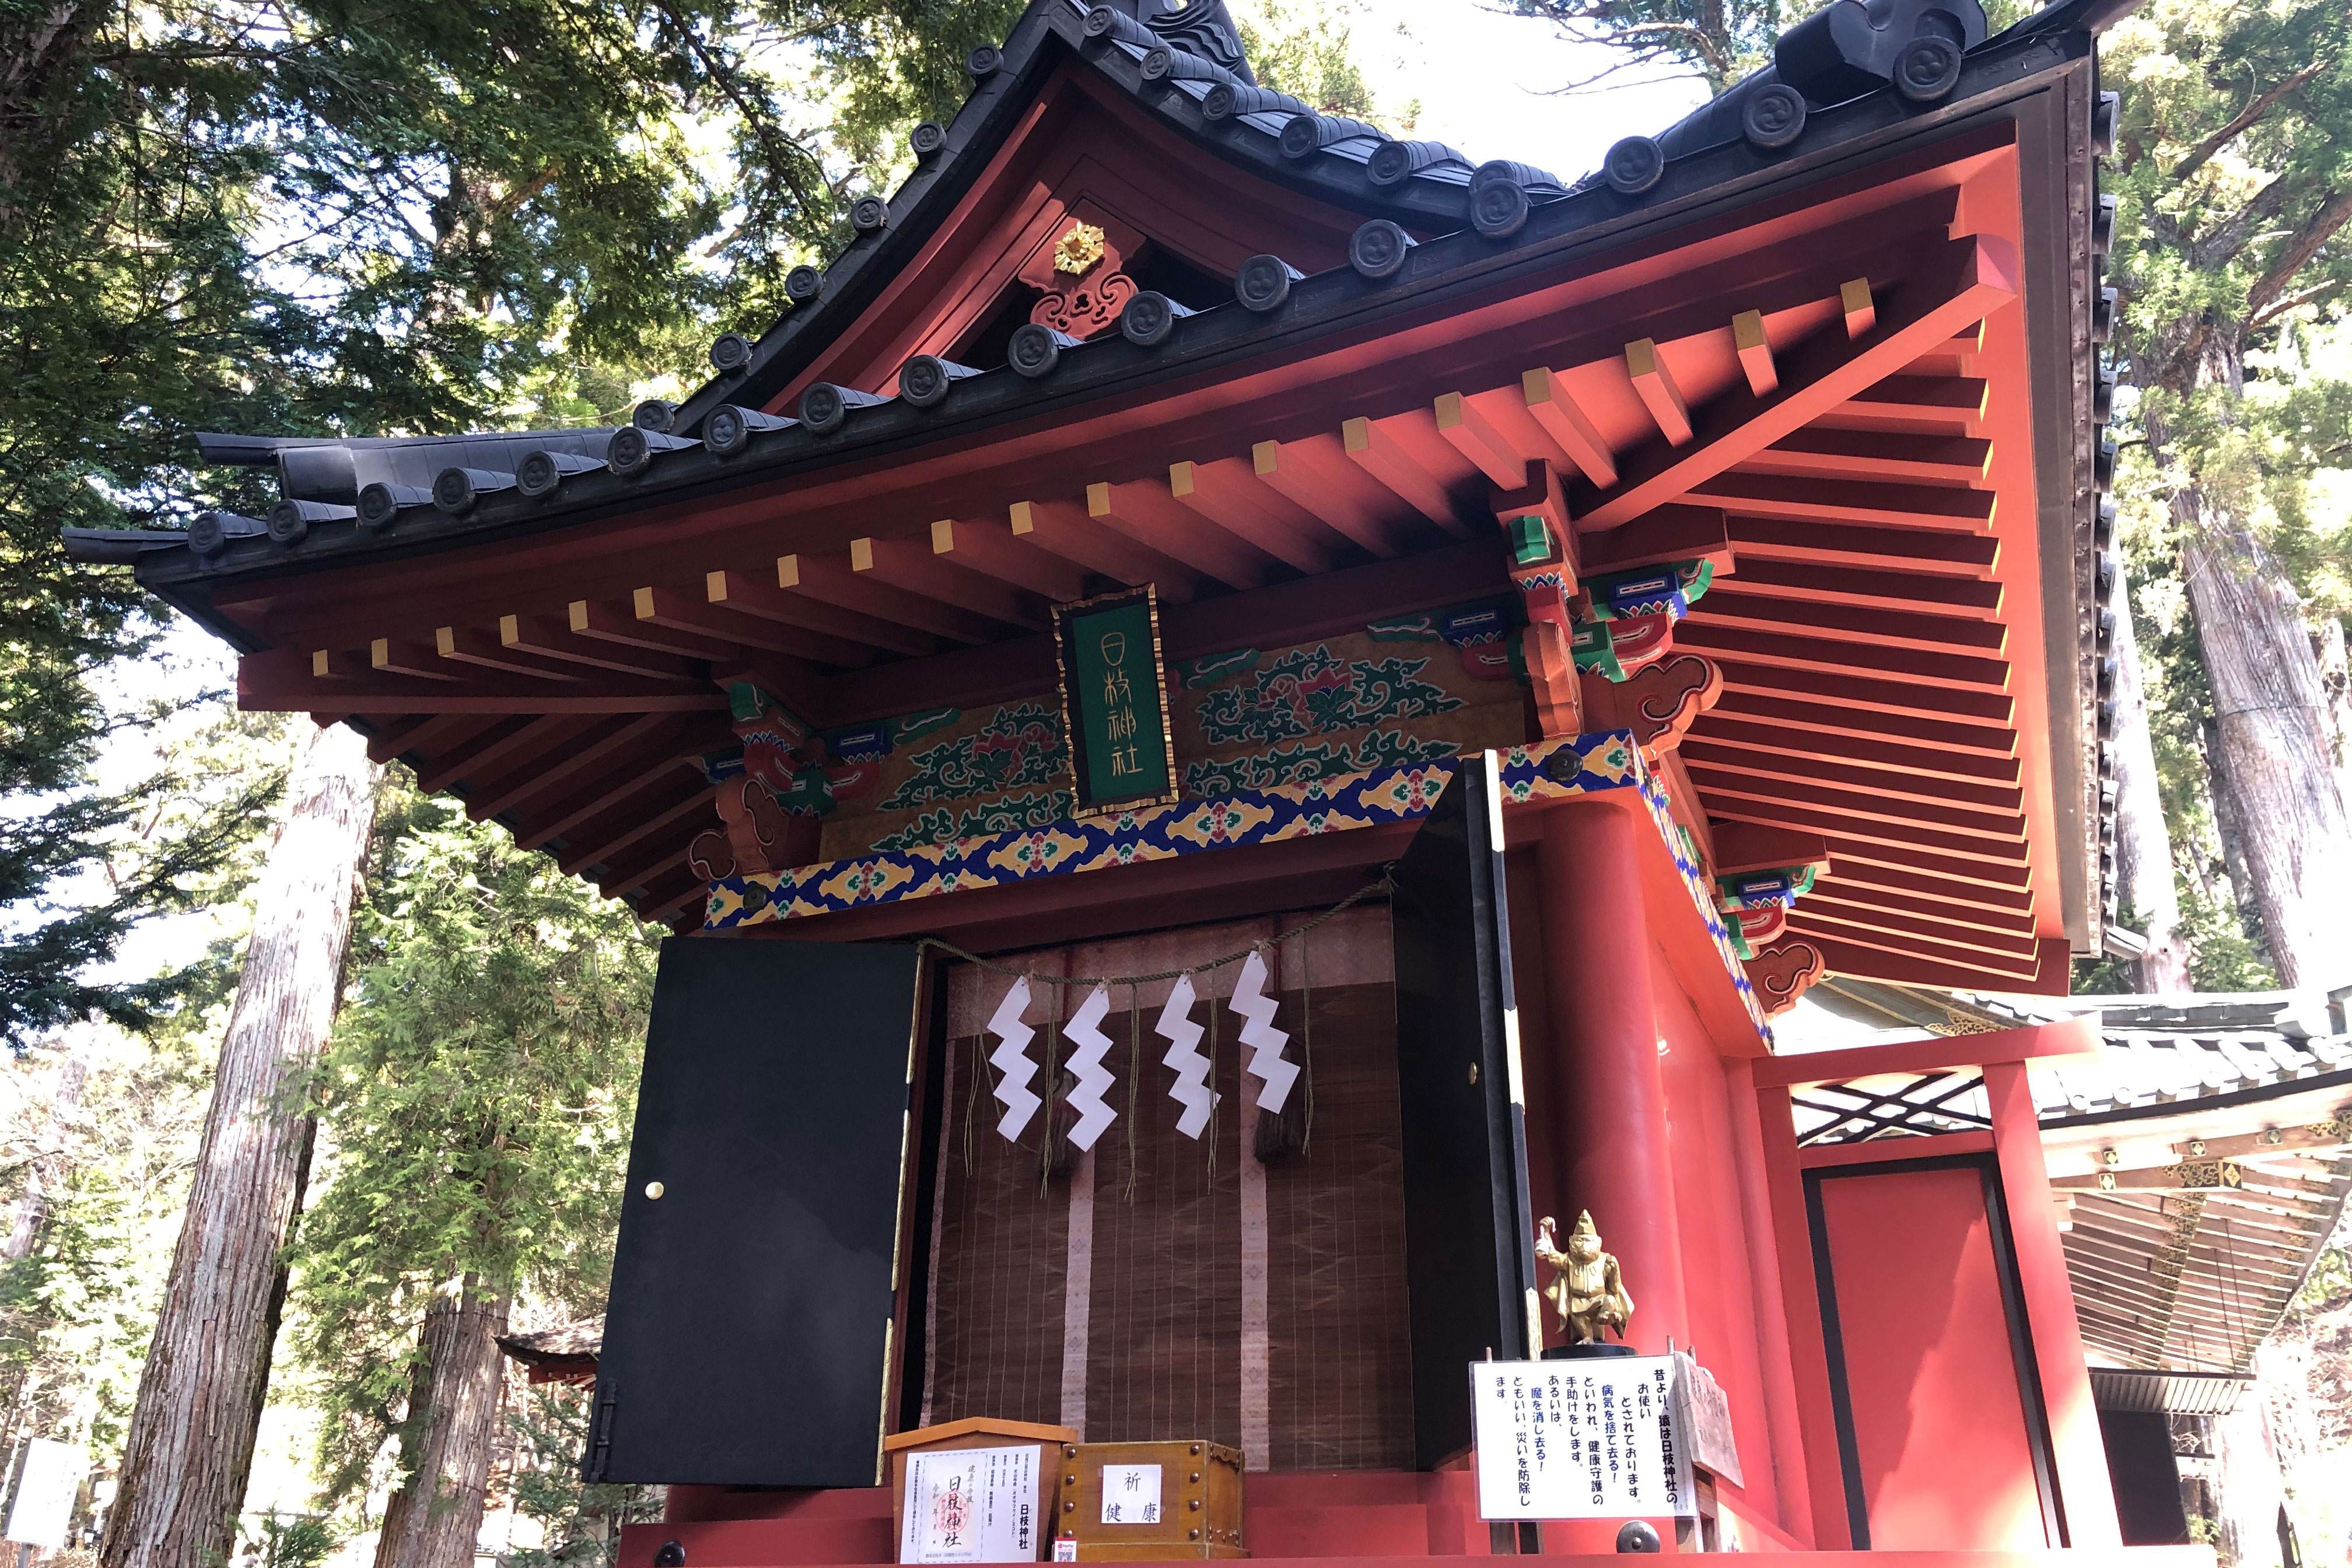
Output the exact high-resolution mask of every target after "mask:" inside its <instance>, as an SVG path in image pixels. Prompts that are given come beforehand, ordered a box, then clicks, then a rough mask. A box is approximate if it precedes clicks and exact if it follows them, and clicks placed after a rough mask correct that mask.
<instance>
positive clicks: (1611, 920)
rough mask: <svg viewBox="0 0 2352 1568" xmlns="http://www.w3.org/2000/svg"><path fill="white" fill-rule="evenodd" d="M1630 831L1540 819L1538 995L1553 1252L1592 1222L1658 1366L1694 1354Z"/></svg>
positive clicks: (1583, 807)
mask: <svg viewBox="0 0 2352 1568" xmlns="http://www.w3.org/2000/svg"><path fill="white" fill-rule="evenodd" d="M1636 826H1637V825H1636V824H1635V822H1634V821H1633V817H1632V816H1629V815H1628V814H1627V813H1626V812H1624V811H1622V810H1621V809H1619V808H1618V807H1617V806H1616V805H1614V803H1604V802H1600V801H1594V802H1590V803H1580V804H1578V805H1569V806H1562V807H1560V808H1559V809H1557V810H1554V811H1550V812H1548V813H1547V814H1546V815H1545V821H1544V827H1543V843H1542V846H1541V847H1540V850H1539V852H1538V864H1539V866H1540V868H1541V869H1542V877H1543V925H1544V956H1545V960H1546V963H1545V966H1544V984H1545V988H1546V992H1547V994H1548V997H1549V1002H1550V1008H1549V1011H1550V1015H1551V1026H1552V1037H1553V1040H1554V1044H1555V1048H1556V1050H1557V1052H1558V1055H1559V1074H1558V1079H1557V1081H1558V1083H1559V1089H1560V1099H1561V1103H1559V1105H1557V1106H1554V1107H1549V1108H1547V1109H1548V1110H1549V1112H1550V1113H1551V1114H1552V1115H1553V1116H1554V1117H1555V1118H1557V1120H1558V1121H1559V1124H1560V1125H1561V1127H1562V1129H1563V1131H1564V1133H1565V1137H1564V1138H1563V1139H1562V1142H1563V1143H1564V1145H1565V1148H1564V1152H1565V1154H1566V1158H1565V1159H1564V1160H1562V1161H1561V1165H1562V1168H1563V1169H1564V1170H1565V1172H1566V1175H1567V1191H1566V1194H1564V1202H1563V1203H1562V1205H1561V1206H1562V1209H1563V1210H1564V1211H1565V1212H1563V1213H1561V1214H1560V1215H1558V1216H1557V1217H1558V1219H1559V1230H1560V1239H1561V1240H1562V1241H1563V1242H1565V1241H1566V1239H1567V1237H1568V1232H1569V1230H1570V1228H1571V1227H1572V1226H1574V1225H1575V1223H1576V1215H1577V1212H1578V1211H1579V1210H1580V1209H1590V1210H1591V1214H1592V1223H1593V1225H1594V1226H1595V1227H1596V1228H1597V1229H1598V1230H1599V1231H1600V1232H1601V1243H1602V1245H1603V1246H1605V1247H1607V1248H1608V1249H1609V1250H1610V1251H1611V1252H1613V1253H1615V1254H1616V1255H1617V1260H1618V1262H1619V1264H1620V1265H1621V1266H1622V1268H1623V1269H1624V1277H1625V1285H1626V1289H1627V1291H1628V1292H1629V1293H1630V1294H1631V1295H1632V1296H1633V1322H1632V1324H1631V1325H1630V1328H1629V1331H1628V1335H1627V1337H1628V1341H1629V1342H1631V1343H1633V1344H1634V1345H1636V1346H1638V1347H1639V1348H1640V1349H1641V1350H1642V1352H1643V1353H1644V1354H1650V1355H1659V1354H1664V1352H1665V1349H1666V1341H1667V1339H1668V1338H1669V1337H1670V1336H1671V1337H1672V1338H1673V1339H1674V1340H1675V1342H1676V1343H1681V1344H1686V1343H1688V1342H1689V1340H1690V1324H1689V1315H1688V1313H1687V1312H1686V1310H1685V1296H1684V1292H1683V1264H1682V1247H1681V1241H1680V1237H1678V1236H1677V1234H1676V1231H1675V1185H1674V1166H1673V1162H1672V1158H1671V1155H1670V1153H1669V1151H1668V1148H1667V1142H1666V1100H1665V1089H1664V1085H1663V1083H1662V1082H1661V1079H1660V1073H1659V1068H1658V1029H1657V1020H1656V1017H1655V1016H1654V1013H1653V1011H1652V1004H1651V999H1650V927H1649V921H1648V918H1647V917H1646V915H1645V914H1644V912H1643V902H1642V873H1641V863H1640V860H1639V858H1638V853H1639V846H1638V841H1637V840H1636V839H1635V837H1634V831H1635V828H1636ZM1638 826H1640V827H1641V828H1642V829H1643V831H1648V830H1649V825H1648V824H1647V823H1642V824H1640V825H1638Z"/></svg>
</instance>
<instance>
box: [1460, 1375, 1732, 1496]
mask: <svg viewBox="0 0 2352 1568" xmlns="http://www.w3.org/2000/svg"><path fill="white" fill-rule="evenodd" d="M1674 1383H1675V1367H1674V1358H1673V1357H1670V1356H1595V1357H1593V1358H1591V1359H1590V1360H1584V1361H1487V1362H1474V1363H1471V1367H1470V1393H1471V1407H1472V1410H1473V1412H1474V1413H1475V1421H1476V1432H1477V1441H1478V1513H1479V1517H1481V1518H1483V1519H1489V1520H1506V1519H1507V1520H1520V1519H1528V1520H1534V1519H1643V1518H1648V1519H1663V1518H1668V1517H1675V1518H1684V1519H1689V1518H1694V1517H1696V1514H1697V1512H1698V1507H1697V1497H1696V1493H1695V1492H1694V1490H1693V1489H1692V1487H1691V1470H1690V1455H1689V1453H1688V1451H1687V1448H1686V1446H1685V1443H1684V1441H1683V1437H1682V1433H1681V1430H1680V1425H1681V1417H1680V1415H1679V1413H1678V1412H1677V1410H1676V1407H1675V1405H1676V1401H1675V1386H1674Z"/></svg>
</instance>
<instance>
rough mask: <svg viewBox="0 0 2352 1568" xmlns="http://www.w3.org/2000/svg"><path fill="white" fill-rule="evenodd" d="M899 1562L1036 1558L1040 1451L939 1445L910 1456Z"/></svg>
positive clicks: (1021, 1561) (1029, 1559)
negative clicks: (939, 1446) (942, 1446)
mask: <svg viewBox="0 0 2352 1568" xmlns="http://www.w3.org/2000/svg"><path fill="white" fill-rule="evenodd" d="M898 1561H899V1562H901V1563H1034V1562H1035V1561H1037V1450H1036V1449H1035V1448H1034V1447H1029V1448H939V1449H933V1450H932V1451H931V1452H929V1453H926V1454H909V1455H908V1456H907V1519H906V1528H905V1530H904V1531H903V1532H902V1533H901V1534H900V1536H899V1538H898Z"/></svg>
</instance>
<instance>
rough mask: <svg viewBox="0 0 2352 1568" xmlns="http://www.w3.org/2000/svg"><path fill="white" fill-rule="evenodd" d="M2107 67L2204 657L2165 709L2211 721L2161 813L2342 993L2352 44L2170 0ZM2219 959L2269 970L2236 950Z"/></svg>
mask: <svg viewBox="0 0 2352 1568" xmlns="http://www.w3.org/2000/svg"><path fill="white" fill-rule="evenodd" d="M2102 71H2103V74H2104V75H2105V79H2107V80H2108V81H2110V82H2112V83H2114V84H2116V85H2117V86H2118V87H2120V89H2122V91H2123V94H2124V105H2123V113H2122V116H2121V130H2120V133H2119V138H2118V144H2117V147H2116V157H2115V159H2114V166H2115V184H2116V194H2117V196H2118V198H2119V207H2120V216H2119V222H2118V225H2117V229H2116V245H2115V254H2114V256H2113V258H2112V262H2113V268H2114V273H2115V280H2116V285H2117V286H2118V288H2119V289H2120V290H2121V293H2122V299H2123V303H2124V311H2123V319H2122V326H2121V331H2120V333H2119V347H2120V349H2121V351H2122V359H2123V362H2124V369H2125V372H2126V375H2125V379H2126V380H2127V381H2128V382H2130V383H2131V384H2133V385H2134V386H2136V387H2137V389H2138V392H2139V396H2138V399H2137V409H2136V411H2135V423H2136V424H2137V438H2138V439H2140V440H2142V441H2144V442H2145V456H2146V458H2147V460H2148V463H2149V465H2150V469H2149V473H2150V482H2151V484H2152V488H2153V489H2154V491H2155V493H2156V495H2157V497H2158V500H2160V502H2161V506H2160V510H2158V512H2157V514H2156V516H2155V519H2154V529H2153V532H2154V538H2153V540H2152V541H2151V545H2152V548H2151V549H2150V550H2149V551H2148V552H2147V555H2149V556H2152V557H2153V559H2154V562H2155V565H2156V574H2157V576H2158V578H2159V579H2170V580H2172V581H2176V582H2177V583H2178V584H2179V590H2178V603H2179V605H2180V607H2181V610H2182V614H2181V616H2180V617H2179V621H2178V623H2177V626H2176V628H2175V629H2174V630H2173V631H2172V632H2171V633H2170V634H2169V635H2171V636H2174V637H2183V638H2186V639H2187V646H2186V649H2185V650H2184V651H2187V652H2189V653H2191V654H2192V655H2193V658H2179V657H2176V658H2172V659H2170V660H2169V661H2168V663H2167V665H2166V670H2167V674H2168V677H2169V680H2168V684H2169V685H2171V686H2172V687H2174V688H2175V689H2174V690H2173V691H2172V692H2170V693H2168V696H2167V697H2166V699H2165V701H2164V703H2163V704H2162V705H2161V706H2162V707H2164V708H2166V709H2168V710H2171V722H2172V723H2173V724H2174V725H2175V727H2176V731H2178V730H2179V728H2181V727H2183V726H2186V725H2188V724H2190V723H2193V725H2194V731H2195V735H2196V738H2197V749H2198V750H2199V751H2200V752H2201V753H2202V761H2203V764H2204V774H2205V776H2204V779H2203V780H2202V781H2201V782H2202V784H2204V788H2203V789H2202V790H2201V791H2200V790H2197V789H2194V788H2191V787H2184V785H2185V784H2193V783H2194V782H2196V781H2193V780H2189V781H2184V780H2183V779H2182V777H2181V770H2180V769H2179V767H2178V766H2177V765H2176V767H2175V768H2174V769H2173V770H2171V777H2170V778H2169V779H2168V790H2167V793H2168V795H2171V797H2172V798H2171V799H2169V800H2168V802H2167V805H2168V818H2169V819H2170V820H2172V821H2173V822H2174V823H2175V824H2176V826H2177V827H2178V828H2180V829H2185V831H2186V832H2187V833H2188V834H2189V837H2191V838H2192V839H2194V838H2196V837H2199V836H2200V835H2203V834H2206V833H2208V832H2209V831H2210V837H2211V839H2212V840H2213V841H2214V842H2215V847H2217V848H2218V849H2219V851H2220V858H2221V860H2222V862H2223V864H2224V865H2225V867H2226V868H2227V871H2228V875H2229V882H2230V886H2231V891H2232V892H2233V893H2234V894H2235V896H2236V897H2237V898H2238V899H2239V900H2242V901H2243V902H2244V903H2245V904H2246V905H2248V906H2250V908H2249V909H2248V911H2247V912H2248V913H2249V914H2250V915H2252V916H2253V917H2255V920H2254V925H2255V929H2257V930H2258V931H2259V932H2260V934H2261V937H2262V939H2263V949H2264V951H2265V952H2266V954H2267V957H2268V960H2269V964H2270V967H2271V969H2272V970H2273V972H2274V973H2276V975H2277V977H2278V978H2279V980H2281V981H2282V982H2284V983H2285V984H2312V983H2315V982H2324V981H2326V980H2327V979H2329V978H2330V977H2331V976H2333V975H2336V974H2339V973H2341V966H2342V964H2343V963H2344V954H2343V952H2342V951H2341V930H2340V906H2341V901H2342V889H2343V887H2344V886H2345V885H2346V883H2347V880H2352V814H2347V806H2346V801H2345V796H2344V790H2343V780H2342V774H2341V773H2340V772H2339V770H2338V769H2337V767H2336V754H2337V752H2338V751H2339V749H2340V737H2338V736H2336V735H2335V734H2334V733H2333V730H2334V722H2333V720H2332V718H2331V716H2330V711H2329V702H2328V698H2327V694H2326V689H2325V686H2324V684H2323V682H2322V680H2321V678H2320V672H2319V667H2318V663H2317V657H2316V652H2315V640H2314V634H2315V632H2318V631H2322V630H2324V629H2325V628H2324V626H2321V625H2319V624H2318V623H2319V622H2320V621H2321V620H2323V619H2325V618H2327V617H2334V616H2341V615H2342V614H2343V612H2344V611H2345V609H2346V608H2347V605H2346V604H2345V603H2344V598H2343V595H2342V591H2341V587H2340V584H2342V582H2343V579H2344V563H2345V561H2346V560H2347V540H2346V538H2345V536H2344V534H2343V532H2342V531H2341V526H2340V520H2338V521H2337V525H2336V528H2335V529H2334V530H2333V531H2331V530H2330V529H2329V528H2328V527H2327V526H2326V524H2325V522H2324V521H2323V519H2322V517H2321V516H2320V515H2319V514H2318V513H2316V512H2315V508H2314V483H2315V479H2317V477H2318V476H2319V475H2320V474H2321V473H2322V472H2323V471H2324V470H2326V469H2330V468H2336V469H2341V468H2344V467H2346V466H2347V454H2352V374H2347V372H2352V363H2347V360H2352V356H2347V354H2346V353H2344V352H2343V351H2342V346H2341V334H2340V319H2341V312H2342V310H2343V308H2344V305H2343V290H2344V287H2345V284H2346V283H2347V280H2352V247H2347V243H2346V237H2345V232H2344V231H2345V227H2346V225H2347V223H2352V30H2347V28H2346V26H2345V25H2344V16H2343V11H2342V8H2341V7H2340V6H2339V5H2331V4H2326V3H2311V4H2296V3H2288V4H2279V5H2263V6H2237V5H2214V4H2212V3H2211V0H2154V3H2152V4H2150V5H2147V6H2145V7H2143V8H2142V9H2141V10H2140V11H2139V12H2138V13H2137V14H2136V15H2134V16H2130V17H2128V18H2126V19H2125V20H2124V21H2122V22H2120V23H2118V24H2117V25H2116V27H2115V28H2114V29H2113V30H2112V31H2111V32H2110V33H2109V34H2108V35H2107V37H2106V39H2105V45H2104V51H2103V57H2102ZM2315 345H2316V346H2319V347H2322V348H2324V349H2326V351H2327V352H2325V353H2309V352H2307V351H2308V350H2309V349H2310V348H2311V347H2313V346H2315ZM2331 584H2334V586H2333V587H2331ZM2157 585H2158V584H2151V586H2157ZM2158 657H2159V658H2163V651H2162V650H2161V649H2160V650H2159V655H2158ZM2158 718H2159V721H2161V718H2162V715H2159V716H2158ZM2171 744H2172V750H2173V752H2174V755H2175V758H2176V763H2177V762H2178V761H2179V758H2180V754H2181V753H2182V752H2184V751H2185V750H2186V749H2187V748H2186V745H2185V743H2184V739H2183V738H2181V737H2179V735H2178V734H2176V738H2175V739H2174V741H2173V742H2172V743H2171ZM2162 752H2163V747H2162V746H2161V745H2160V746H2159V759H2158V760H2159V771H2163V755H2162ZM2209 823H2210V829H2209ZM2175 854H2176V860H2178V859H2179V858H2180V851H2179V849H2178V848H2176V851H2175ZM2194 855H2195V850H2194V848H2193V847H2192V850H2191V863H2190V864H2189V866H2187V867H2186V868H2184V880H2185V882H2186V883H2187V884H2189V885H2188V887H2187V888H2186V889H2185V890H2184V896H2183V904H2184V910H2196V909H2197V908H2198V907H2199V906H2200V905H2201V906H2202V907H2203V912H2202V913H2200V914H2193V915H2191V917H2190V918H2191V920H2192V923H2193V922H2194V921H2197V920H2202V921H2205V923H2206V927H2207V930H2208V932H2209V935H2208V942H2209V945H2210V944H2212V943H2214V942H2217V941H2219V939H2220V938H2221V935H2222V931H2223V929H2224V928H2225V927H2226V925H2227V924H2228V923H2229V922H2222V924H2221V925H2219V926H2217V925H2216V924H2215V922H2213V921H2212V918H2211V916H2212V912H2213V906H2214V890H2213V887H2212V879H2210V878H2209V877H2202V876H2200V875H2199V874H2198V873H2199V870H2200V867H2199V866H2198V865H2197V863H2196V862H2195V859H2194ZM2222 945H2224V946H2226V943H2223V944H2222ZM2210 958H2211V962H2210V963H2208V965H2207V967H2208V969H2209V971H2210V970H2211V969H2214V968H2220V969H2223V970H2231V971H2236V972H2238V973H2241V974H2243V975H2245V976H2246V977H2248V978H2252V977H2254V976H2253V975H2252V973H2250V970H2251V966H2250V965H2248V964H2246V963H2243V962H2242V961H2241V960H2239V959H2237V958H2234V957H2231V956H2229V955H2226V954H2225V953H2224V952H2222V951H2221V947H2220V946H2216V947H2214V949H2213V952H2212V953H2211V955H2210Z"/></svg>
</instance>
